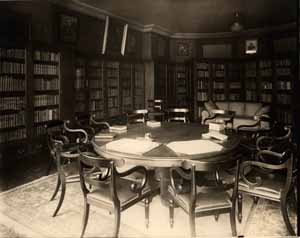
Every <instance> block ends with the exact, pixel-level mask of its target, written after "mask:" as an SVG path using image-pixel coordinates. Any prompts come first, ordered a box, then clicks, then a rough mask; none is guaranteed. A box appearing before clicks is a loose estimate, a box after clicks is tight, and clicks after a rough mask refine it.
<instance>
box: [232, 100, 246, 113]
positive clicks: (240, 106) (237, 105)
mask: <svg viewBox="0 0 300 238" xmlns="http://www.w3.org/2000/svg"><path fill="white" fill-rule="evenodd" d="M228 110H230V111H234V112H235V115H237V116H240V115H244V114H245V103H243V102H230V103H229V106H228Z"/></svg>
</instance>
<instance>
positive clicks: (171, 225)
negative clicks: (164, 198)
mask: <svg viewBox="0 0 300 238" xmlns="http://www.w3.org/2000/svg"><path fill="white" fill-rule="evenodd" d="M169 216H170V227H171V228H173V226H174V200H172V199H170V200H169Z"/></svg>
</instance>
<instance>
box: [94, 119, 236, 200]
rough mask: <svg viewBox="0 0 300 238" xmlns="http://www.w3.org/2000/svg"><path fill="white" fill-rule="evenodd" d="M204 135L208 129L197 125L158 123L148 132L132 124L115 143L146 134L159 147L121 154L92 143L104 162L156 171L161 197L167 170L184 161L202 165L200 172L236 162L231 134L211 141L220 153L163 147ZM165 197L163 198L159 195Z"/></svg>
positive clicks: (234, 146) (234, 135) (234, 140)
mask: <svg viewBox="0 0 300 238" xmlns="http://www.w3.org/2000/svg"><path fill="white" fill-rule="evenodd" d="M207 132H208V126H202V125H200V124H198V123H176V122H172V123H162V126H161V127H158V128H150V127H148V126H146V125H145V124H134V125H129V126H128V131H127V132H126V133H123V134H118V135H117V137H116V138H115V140H118V139H121V138H131V139H136V138H141V137H144V136H145V134H146V133H150V134H151V137H152V139H153V141H156V142H159V143H161V145H160V146H158V147H156V148H154V149H152V150H150V151H148V152H146V153H144V154H142V155H137V154H130V153H121V152H118V151H116V150H114V151H111V150H107V149H106V146H105V145H106V143H107V142H103V141H96V140H94V139H93V140H92V144H93V147H94V150H95V152H96V153H97V154H99V155H100V156H103V157H104V158H108V159H123V160H124V161H125V163H126V164H128V165H142V166H148V167H152V168H153V167H154V168H156V169H157V171H158V174H159V177H160V184H161V185H160V186H161V195H163V194H165V193H166V190H167V186H168V184H169V168H170V167H174V166H177V167H179V166H181V165H182V163H183V162H184V161H185V160H197V161H201V162H203V168H205V166H209V164H211V163H213V164H216V163H218V162H220V163H224V161H227V160H228V162H229V161H232V160H236V156H235V154H236V153H238V152H239V149H238V148H239V144H240V136H239V135H238V134H236V133H234V132H232V133H231V134H228V139H227V140H226V141H224V142H221V141H217V140H214V142H216V143H218V144H220V145H222V146H223V149H222V150H220V151H213V152H209V153H199V154H192V155H187V154H178V153H176V152H174V151H173V150H171V149H169V147H167V146H166V144H167V143H170V142H173V141H187V140H199V139H202V136H201V135H202V134H203V133H207ZM163 196H164V197H165V195H163Z"/></svg>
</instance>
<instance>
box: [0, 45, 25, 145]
mask: <svg viewBox="0 0 300 238" xmlns="http://www.w3.org/2000/svg"><path fill="white" fill-rule="evenodd" d="M26 73H27V72H26V49H25V48H0V145H3V144H6V143H9V142H13V141H17V140H23V139H25V138H27V127H26V115H25V108H26V97H27V90H26Z"/></svg>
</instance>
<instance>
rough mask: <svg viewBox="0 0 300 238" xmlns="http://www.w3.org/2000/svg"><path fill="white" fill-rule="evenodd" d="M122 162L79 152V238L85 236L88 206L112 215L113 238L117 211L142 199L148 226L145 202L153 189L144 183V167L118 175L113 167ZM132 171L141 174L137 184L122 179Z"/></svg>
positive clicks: (115, 232)
mask: <svg viewBox="0 0 300 238" xmlns="http://www.w3.org/2000/svg"><path fill="white" fill-rule="evenodd" d="M123 163H124V161H123V160H114V161H113V160H108V159H104V158H100V157H98V156H96V155H95V154H93V153H88V152H82V153H80V158H79V173H80V185H81V190H82V193H83V196H84V214H83V223H82V224H83V225H82V232H81V235H80V237H83V235H84V233H85V230H86V227H87V223H88V219H89V210H90V206H91V205H93V206H97V207H101V208H103V209H106V210H108V211H110V212H111V213H113V214H114V216H115V226H114V231H113V237H117V236H118V234H119V229H120V219H121V212H122V211H124V210H126V209H128V208H130V207H132V206H133V205H135V204H137V203H138V202H140V201H142V200H144V204H145V218H146V226H148V224H149V203H150V201H151V199H152V196H153V195H154V192H155V190H152V189H151V187H150V186H149V184H148V173H147V170H146V169H145V168H144V167H142V166H136V167H133V168H131V169H129V170H126V171H123V172H119V171H118V169H117V168H118V167H120V166H122V165H123ZM90 167H93V170H92V171H90V170H86V168H90ZM96 171H99V172H100V173H99V174H98V175H97V176H95V172H96ZM136 172H138V173H139V174H140V175H142V177H140V180H139V181H137V180H134V181H132V180H130V179H126V177H127V176H129V175H131V174H133V173H136ZM86 184H88V185H91V188H90V189H88V188H87V186H86Z"/></svg>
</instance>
